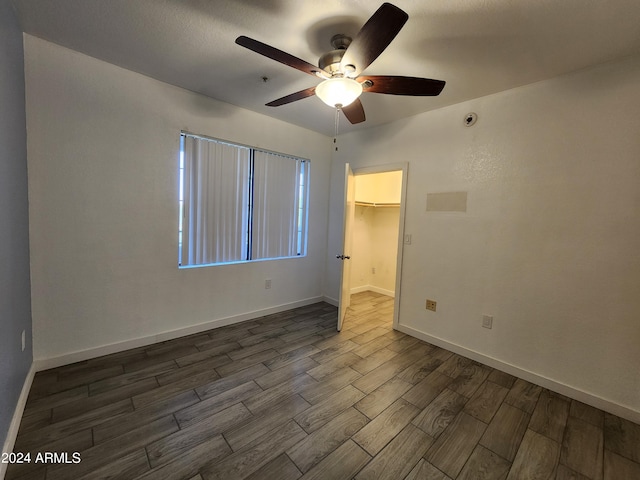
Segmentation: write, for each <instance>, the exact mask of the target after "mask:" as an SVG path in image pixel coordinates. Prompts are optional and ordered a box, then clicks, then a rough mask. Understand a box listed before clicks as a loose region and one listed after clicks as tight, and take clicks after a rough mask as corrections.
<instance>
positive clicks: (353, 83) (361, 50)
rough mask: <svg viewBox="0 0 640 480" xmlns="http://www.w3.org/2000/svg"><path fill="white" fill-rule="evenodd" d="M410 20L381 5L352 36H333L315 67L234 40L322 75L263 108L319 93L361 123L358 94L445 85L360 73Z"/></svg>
mask: <svg viewBox="0 0 640 480" xmlns="http://www.w3.org/2000/svg"><path fill="white" fill-rule="evenodd" d="M408 18H409V15H407V13H406V12H404V11H402V10H401V9H399V8H398V7H396V6H395V5H391V4H390V3H383V4H382V6H381V7H380V8H378V10H377V11H376V12H375V13H374V14H373V15H372V16H371V18H369V20H367V23H365V24H364V26H363V27H362V28H361V29H360V31H359V32H358V34H357V35H356V36H355V38H353V39H351V38H350V37H348V36H346V35H342V34H340V35H335V36H334V37H333V38H332V39H331V44H332V46H333V48H334V50H332V51H330V52H328V53H326V54H324V55H323V56H322V57H320V60H319V61H318V66H317V67H316V66H315V65H312V64H310V63H308V62H306V61H304V60H301V59H299V58H297V57H294V56H293V55H290V54H288V53H286V52H283V51H282V50H278V49H277V48H274V47H272V46H270V45H267V44H265V43H262V42H259V41H258V40H254V39H252V38H249V37H245V36H244V35H242V36H240V37H238V38H236V43H237V44H238V45H241V46H243V47H245V48H248V49H249V50H252V51H254V52H256V53H259V54H260V55H264V56H265V57H268V58H271V59H272V60H275V61H276V62H280V63H283V64H285V65H288V66H290V67H293V68H295V69H297V70H300V71H302V72H305V73H308V74H309V75H313V76H314V77H319V78H322V79H323V82H322V83H320V84H319V85H318V86H316V87H310V88H307V89H305V90H301V91H299V92H296V93H292V94H290V95H287V96H285V97H282V98H279V99H277V100H274V101H272V102H269V103H267V106H269V107H279V106H281V105H286V104H288V103H291V102H295V101H297V100H302V99H303V98H307V97H311V96H313V95H317V96H318V97H320V99H321V100H322V101H323V102H325V103H326V104H327V105H329V106H331V107H336V108H338V109H339V110H342V112H343V113H344V114H345V116H346V117H347V119H348V120H349V121H350V122H351V123H354V124H355V123H361V122H364V121H365V114H364V108H363V106H362V102H361V101H360V99H359V98H358V97H359V96H360V94H362V92H371V93H386V94H390V95H408V96H436V95H439V94H440V92H441V91H442V89H443V88H444V85H445V82H444V81H442V80H432V79H430V78H418V77H401V76H390V75H362V72H363V71H364V70H365V69H366V68H367V67H368V66H369V65H371V63H373V61H374V60H375V59H376V58H378V56H379V55H380V54H381V53H382V52H383V51H384V49H385V48H387V46H388V45H389V44H390V43H391V41H392V40H393V39H394V38H395V37H396V35H397V34H398V32H400V30H401V29H402V27H403V26H404V24H405V23H406V21H407V20H408Z"/></svg>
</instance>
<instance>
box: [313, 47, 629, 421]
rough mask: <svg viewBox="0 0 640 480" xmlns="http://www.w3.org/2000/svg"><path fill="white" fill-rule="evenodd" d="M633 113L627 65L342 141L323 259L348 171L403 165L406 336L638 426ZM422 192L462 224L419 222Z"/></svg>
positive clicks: (442, 215)
mask: <svg viewBox="0 0 640 480" xmlns="http://www.w3.org/2000/svg"><path fill="white" fill-rule="evenodd" d="M363 103H365V108H366V98H363ZM639 104H640V58H638V57H635V58H628V59H625V60H623V61H619V62H613V63H610V64H606V65H602V66H599V67H594V68H591V69H588V70H583V71H580V72H576V73H574V74H571V75H566V76H563V77H559V78H556V79H553V80H550V81H545V82H540V83H536V84H533V85H529V86H525V87H522V88H518V89H515V90H511V91H507V92H503V93H500V94H497V95H492V96H488V97H484V98H480V99H477V100H474V101H470V102H466V103H463V104H459V105H455V106H452V107H448V108H444V109H440V110H437V111H433V112H430V113H426V114H422V115H418V116H415V117H413V118H410V119H407V120H404V121H399V122H395V123H393V124H389V125H386V126H382V127H379V128H375V129H371V130H364V131H360V132H355V133H353V134H348V135H344V136H342V137H341V138H340V139H339V152H338V155H337V156H336V158H335V159H334V165H333V169H332V196H331V199H332V200H331V206H330V211H331V215H332V216H331V218H330V231H329V244H328V246H329V251H330V252H333V251H334V250H336V251H337V249H336V245H339V242H340V238H339V237H340V222H339V221H338V220H336V218H334V215H339V214H340V212H341V206H340V198H341V195H340V192H341V191H342V188H343V183H344V182H343V178H342V177H343V173H342V172H343V168H344V167H343V164H344V162H345V161H348V162H350V163H351V164H352V166H354V167H364V166H369V165H374V164H384V163H388V162H389V159H390V158H393V159H400V158H401V159H402V160H403V161H407V162H409V173H408V184H407V209H406V221H405V233H407V234H412V237H413V241H412V244H411V245H405V248H404V258H403V263H404V265H403V268H402V280H401V281H402V284H401V288H402V298H401V302H400V326H401V328H402V329H403V330H404V331H408V332H413V333H414V334H416V335H419V336H422V338H430V339H433V340H434V341H440V342H441V343H443V344H447V345H449V346H452V347H454V348H457V349H458V350H459V351H464V352H467V353H469V354H472V355H474V356H475V357H477V358H481V359H483V360H484V361H487V362H489V363H492V364H494V365H499V366H502V367H504V368H508V369H511V371H516V372H518V373H520V374H523V375H525V376H528V377H529V378H532V379H534V380H537V381H539V382H540V383H546V384H547V385H551V386H552V387H556V389H560V390H563V391H564V392H565V393H571V394H573V395H574V396H580V397H581V399H583V401H589V402H590V403H592V404H598V405H600V406H604V407H605V408H608V409H609V410H616V411H615V412H614V413H618V414H621V415H623V416H626V417H627V418H632V419H633V420H634V421H636V422H638V421H640V376H639V375H638V365H640V348H638V345H639V344H640V343H639V342H640V322H639V321H638V319H639V318H640V290H639V285H640V249H639V246H640V222H639V221H638V212H639V211H640V116H639V115H638V112H637V109H636V108H635V106H636V105H639ZM471 111H473V112H476V113H477V114H478V117H479V120H478V123H477V124H476V125H475V126H474V127H471V128H467V127H465V126H463V118H464V115H465V114H467V113H468V112H471ZM432 192H468V205H467V212H466V213H462V212H452V213H447V212H426V208H425V207H426V194H427V193H432ZM334 212H335V213H334ZM327 267H328V276H327V281H328V284H327V287H326V291H327V294H328V295H329V296H336V295H337V293H336V292H337V288H338V276H337V274H336V266H335V265H334V264H333V263H332V261H331V258H330V256H329V257H328V261H327ZM426 298H432V299H434V300H436V301H437V302H438V311H437V312H436V313H434V312H430V311H427V310H425V308H424V303H425V299H426ZM483 314H488V315H493V316H494V317H495V319H494V327H493V329H492V330H487V329H483V328H481V326H480V325H481V317H482V315H483Z"/></svg>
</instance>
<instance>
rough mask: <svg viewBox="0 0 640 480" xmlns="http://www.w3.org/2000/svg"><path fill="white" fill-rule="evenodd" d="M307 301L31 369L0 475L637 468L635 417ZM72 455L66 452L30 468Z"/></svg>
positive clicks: (369, 301) (382, 313)
mask: <svg viewBox="0 0 640 480" xmlns="http://www.w3.org/2000/svg"><path fill="white" fill-rule="evenodd" d="M392 313H393V300H392V299H390V298H389V297H385V296H382V295H379V294H375V293H371V292H365V293H361V294H357V295H354V296H353V302H352V307H351V308H350V309H349V312H348V317H347V319H346V320H345V324H344V329H343V330H342V332H340V333H338V332H336V331H335V325H336V315H337V311H336V308H335V307H332V306H330V305H328V304H326V303H318V304H315V305H311V306H308V307H303V308H298V309H295V310H291V311H288V312H284V313H279V314H275V315H269V316H266V317H262V318H259V319H256V320H252V321H248V322H244V323H241V324H236V325H231V326H228V327H224V328H220V329H216V330H211V331H208V332H205V333H200V334H196V335H191V336H188V337H183V338H179V339H176V340H171V341H167V342H163V343H160V344H156V345H152V346H148V347H144V348H137V349H134V350H129V351H126V352H121V353H117V354H113V355H109V356H105V357H101V358H96V359H92V360H87V361H84V362H80V363H76V364H73V365H67V366H64V367H60V368H56V369H52V370H48V371H44V372H39V373H38V374H37V375H36V377H35V380H34V382H33V386H32V389H31V393H30V395H29V399H28V402H27V406H26V409H25V412H24V416H23V419H22V423H21V426H20V431H19V434H18V438H17V441H16V446H15V449H14V451H16V452H31V459H32V462H31V463H29V464H22V465H10V466H9V469H8V472H7V477H6V478H7V479H8V480H14V479H33V480H35V479H38V480H56V479H74V480H80V479H92V480H93V479H102V478H110V479H116V478H117V479H127V480H129V479H131V480H133V479H145V480H146V479H162V480H168V479H187V480H189V479H191V480H210V479H225V480H230V479H231V480H233V479H245V478H247V479H269V480H277V479H282V480H287V479H291V480H293V479H298V478H302V479H305V480H306V479H323V480H327V479H328V480H335V479H352V478H355V479H357V480H364V479H393V480H398V479H431V480H447V479H449V480H454V479H458V480H489V479H502V480H504V479H507V480H522V479H551V480H553V479H556V480H569V479H574V480H583V479H588V480H603V479H604V480H614V479H615V480H627V479H629V480H631V479H640V426H639V425H637V424H634V423H632V422H629V421H627V420H624V419H621V418H619V417H616V416H614V415H611V414H608V413H605V412H603V411H601V410H597V409H595V408H593V407H590V406H587V405H584V404H582V403H580V402H577V401H575V400H571V399H569V398H566V397H564V396H562V395H558V394H556V393H553V392H551V391H549V390H546V389H543V388H541V387H539V386H537V385H533V384H531V383H529V382H526V381H524V380H522V379H519V378H515V377H513V376H511V375H508V374H505V373H503V372H500V371H498V370H494V369H492V368H490V367H487V366H485V365H482V364H479V363H477V362H474V361H471V360H469V359H467V358H464V357H461V356H460V355H456V354H454V353H452V352H449V351H447V350H443V349H441V348H438V347H436V346H433V345H430V344H428V343H425V342H422V341H419V340H417V339H415V338H412V337H410V336H407V335H404V334H402V333H400V332H397V331H394V330H393V329H392V328H391V318H392ZM44 452H56V453H59V454H60V453H65V452H66V453H68V454H69V459H70V460H71V459H72V457H71V454H72V453H73V452H79V454H80V458H81V461H80V462H79V463H52V464H42V463H35V461H34V460H35V458H36V455H37V454H38V453H44Z"/></svg>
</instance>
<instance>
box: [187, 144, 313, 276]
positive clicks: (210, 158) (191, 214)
mask: <svg viewBox="0 0 640 480" xmlns="http://www.w3.org/2000/svg"><path fill="white" fill-rule="evenodd" d="M182 137H183V138H182V148H183V155H184V173H183V185H182V189H183V198H182V199H181V201H182V205H183V207H182V208H183V212H182V243H181V257H182V258H180V259H179V261H180V264H181V265H183V266H186V265H207V264H216V263H226V262H239V261H248V260H258V259H266V258H281V257H292V256H297V255H304V254H305V253H306V252H305V248H306V219H307V214H306V212H307V185H308V174H309V172H308V161H306V160H302V159H299V158H295V157H289V156H286V155H280V154H275V153H271V152H265V151H261V150H256V149H252V148H249V147H244V146H240V145H233V144H229V143H225V142H220V141H216V140H212V139H208V138H202V137H198V136H195V135H187V134H183V135H182Z"/></svg>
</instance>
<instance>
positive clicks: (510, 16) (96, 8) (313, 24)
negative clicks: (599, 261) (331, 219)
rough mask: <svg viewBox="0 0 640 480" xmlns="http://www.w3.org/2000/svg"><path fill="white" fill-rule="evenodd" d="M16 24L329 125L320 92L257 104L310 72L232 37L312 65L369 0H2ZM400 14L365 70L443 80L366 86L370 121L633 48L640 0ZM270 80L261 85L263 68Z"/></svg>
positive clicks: (485, 3) (403, 2) (217, 94)
mask: <svg viewBox="0 0 640 480" xmlns="http://www.w3.org/2000/svg"><path fill="white" fill-rule="evenodd" d="M11 2H12V3H13V5H14V7H15V9H16V13H17V15H18V18H19V19H20V22H21V24H22V27H23V30H24V31H25V32H27V33H29V34H32V35H35V36H37V37H40V38H43V39H45V40H49V41H51V42H54V43H57V44H59V45H62V46H65V47H68V48H71V49H73V50H77V51H79V52H83V53H86V54H88V55H91V56H93V57H96V58H99V59H102V60H105V61H107V62H110V63H113V64H116V65H120V66H122V67H124V68H127V69H130V70H134V71H136V72H140V73H143V74H145V75H148V76H150V77H153V78H156V79H158V80H162V81H164V82H167V83H170V84H173V85H177V86H180V87H184V88H187V89H189V90H193V91H195V92H199V93H202V94H204V95H207V96H210V97H213V98H216V99H219V100H222V101H224V102H227V103H231V104H233V105H237V106H240V107H243V108H246V109H249V110H253V111H256V112H260V113H264V114H266V115H269V116H271V117H274V118H278V119H280V120H284V121H286V122H290V123H293V124H296V125H300V126H302V127H305V128H308V129H311V130H315V131H318V132H321V133H324V134H327V135H331V134H332V133H333V129H334V119H333V111H332V109H331V108H329V107H327V106H325V105H324V104H323V103H322V102H321V101H320V100H319V99H317V98H307V99H305V100H301V101H298V102H295V103H292V104H289V105H285V106H282V107H265V106H264V104H265V103H267V102H269V101H271V100H274V99H276V98H279V97H281V96H284V95H287V94H289V93H293V92H296V91H298V90H302V89H305V88H308V87H310V86H313V85H315V84H317V83H319V80H315V79H314V78H312V77H310V76H309V75H306V74H304V73H302V72H300V71H298V70H295V69H293V68H290V67H287V66H285V65H282V64H279V63H277V62H275V61H273V60H269V59H267V58H265V57H262V56H261V55H258V54H256V53H254V52H251V51H249V50H246V49H244V48H242V47H240V46H238V45H236V44H235V43H234V40H235V38H236V37H237V36H239V35H247V36H249V37H252V38H255V39H257V40H260V41H262V42H264V43H267V44H269V45H272V46H274V47H276V48H279V49H281V50H284V51H286V52H288V53H290V54H292V55H294V56H296V57H299V58H301V59H303V60H306V61H308V62H309V63H312V64H317V59H318V57H319V56H320V55H321V54H322V53H325V52H326V51H328V50H331V46H330V44H329V39H330V38H331V36H333V35H334V34H336V33H346V34H349V35H352V36H354V35H355V34H356V33H357V32H358V30H359V29H360V27H361V26H362V25H363V24H364V22H365V21H366V20H367V19H368V18H369V17H370V16H371V15H372V14H373V12H374V11H375V10H376V9H377V8H378V7H379V6H380V5H381V3H382V2H381V1H380V0H377V1H374V0H351V1H347V0H232V1H231V0H230V1H223V0H46V1H45V0H11ZM392 3H394V4H395V5H397V6H398V7H400V8H402V9H403V10H405V11H406V12H407V13H408V14H409V20H408V22H407V23H406V25H405V26H404V28H403V29H402V31H401V32H400V34H399V35H398V36H397V37H396V38H395V40H394V41H393V42H392V43H391V45H390V46H389V47H388V48H387V49H386V50H385V51H384V52H383V53H382V55H381V56H380V57H379V58H378V59H377V60H376V61H375V62H374V63H373V64H372V65H371V66H370V67H369V68H368V69H367V70H366V72H365V73H366V74H369V75H408V76H418V77H427V78H436V79H440V80H445V81H446V82H447V85H446V86H445V88H444V91H443V92H442V94H441V95H440V96H439V97H399V96H393V95H380V94H374V93H365V94H363V96H362V103H363V105H364V108H365V111H366V114H367V121H366V122H364V123H363V124H360V125H357V126H352V125H349V124H348V122H347V121H346V119H344V118H343V119H342V120H341V121H340V131H341V132H345V131H349V130H352V129H360V128H367V127H371V126H373V125H379V124H383V123H388V122H391V121H394V120H397V119H399V118H403V117H408V116H411V115H415V114H417V113H420V112H424V111H427V110H432V109H435V108H440V107H443V106H446V105H451V104H455V103H459V102H461V101H465V100H469V99H472V98H477V97H481V96H484V95H487V94H491V93H495V92H499V91H503V90H507V89H510V88H513V87H516V86H520V85H525V84H528V83H532V82H536V81H540V80H544V79H547V78H551V77H554V76H557V75H560V74H563V73H567V72H570V71H574V70H578V69H581V68H584V67H587V66H590V65H595V64H598V63H603V62H606V61H609V60H612V59H615V58H619V57H622V56H627V55H632V54H637V53H640V1H639V0H394V1H393V2H392ZM263 76H266V77H268V78H269V80H268V81H267V82H266V83H265V82H263V80H262V77H263Z"/></svg>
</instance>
